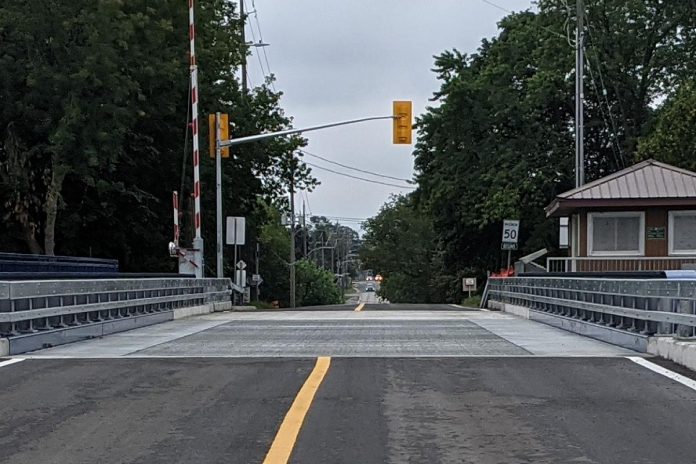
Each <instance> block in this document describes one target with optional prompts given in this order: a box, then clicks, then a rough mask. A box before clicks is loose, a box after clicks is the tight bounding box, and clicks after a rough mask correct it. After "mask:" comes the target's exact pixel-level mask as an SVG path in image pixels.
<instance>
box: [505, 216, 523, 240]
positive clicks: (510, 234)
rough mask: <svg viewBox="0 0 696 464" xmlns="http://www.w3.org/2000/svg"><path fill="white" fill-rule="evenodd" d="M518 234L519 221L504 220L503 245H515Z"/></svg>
mask: <svg viewBox="0 0 696 464" xmlns="http://www.w3.org/2000/svg"><path fill="white" fill-rule="evenodd" d="M519 232H520V221H519V220H517V219H506V220H505V221H503V243H517V237H518V236H519Z"/></svg>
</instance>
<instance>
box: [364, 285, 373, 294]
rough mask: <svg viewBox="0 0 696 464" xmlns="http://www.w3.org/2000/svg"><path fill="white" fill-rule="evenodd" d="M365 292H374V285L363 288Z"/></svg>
mask: <svg viewBox="0 0 696 464" xmlns="http://www.w3.org/2000/svg"><path fill="white" fill-rule="evenodd" d="M365 291H366V292H374V291H375V286H374V285H368V286H367V287H366V288H365Z"/></svg>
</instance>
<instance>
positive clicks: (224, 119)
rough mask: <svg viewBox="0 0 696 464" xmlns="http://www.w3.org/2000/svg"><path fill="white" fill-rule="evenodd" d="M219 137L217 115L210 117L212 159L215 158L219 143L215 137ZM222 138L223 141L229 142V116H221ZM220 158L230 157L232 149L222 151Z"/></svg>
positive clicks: (209, 140)
mask: <svg viewBox="0 0 696 464" xmlns="http://www.w3.org/2000/svg"><path fill="white" fill-rule="evenodd" d="M216 135H217V128H216V127H215V115H214V114H209V115H208V149H209V150H210V157H211V158H213V159H214V158H215V148H216V147H217V141H216V140H215V136H216ZM220 138H221V140H229V138H230V118H229V116H228V115H227V114H224V113H223V114H220ZM220 156H221V157H222V158H229V157H230V147H226V148H223V149H222V150H220Z"/></svg>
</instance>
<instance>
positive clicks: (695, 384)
mask: <svg viewBox="0 0 696 464" xmlns="http://www.w3.org/2000/svg"><path fill="white" fill-rule="evenodd" d="M626 359H630V360H631V361H633V362H634V363H636V364H640V365H641V366H643V367H645V368H646V369H650V370H651V371H653V372H657V373H658V374H660V375H664V376H665V377H667V378H669V379H672V380H674V381H676V382H679V383H680V384H682V385H685V386H687V387H689V388H691V389H692V390H696V380H692V379H690V378H688V377H684V376H683V375H681V374H677V373H676V372H674V371H670V370H669V369H666V368H664V367H662V366H659V365H657V364H655V363H651V362H650V361H648V360H647V359H645V358H640V357H638V356H627V357H626Z"/></svg>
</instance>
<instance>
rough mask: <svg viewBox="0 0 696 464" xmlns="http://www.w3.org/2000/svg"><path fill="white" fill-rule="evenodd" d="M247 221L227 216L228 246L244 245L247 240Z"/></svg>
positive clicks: (226, 237) (226, 238)
mask: <svg viewBox="0 0 696 464" xmlns="http://www.w3.org/2000/svg"><path fill="white" fill-rule="evenodd" d="M245 227H246V220H245V218H243V217H240V216H227V234H226V236H225V242H226V243H227V245H244V242H245V240H246V233H245Z"/></svg>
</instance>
